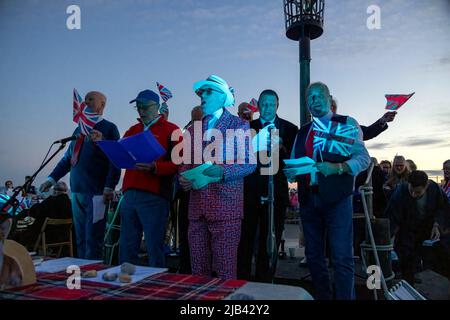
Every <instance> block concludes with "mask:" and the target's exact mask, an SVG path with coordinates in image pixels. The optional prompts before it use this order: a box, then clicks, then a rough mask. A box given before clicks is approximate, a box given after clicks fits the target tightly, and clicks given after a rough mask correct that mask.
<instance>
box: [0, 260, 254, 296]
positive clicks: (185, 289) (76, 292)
mask: <svg viewBox="0 0 450 320" xmlns="http://www.w3.org/2000/svg"><path fill="white" fill-rule="evenodd" d="M105 268H107V266H106V265H103V264H92V265H88V266H83V267H81V270H93V269H95V270H102V269H105ZM68 277H69V274H67V273H65V272H57V273H38V274H37V283H36V284H33V285H29V286H26V287H21V288H14V289H9V290H6V291H0V299H12V300H161V299H164V300H220V299H223V298H225V297H227V296H228V295H230V294H231V293H233V292H234V291H235V290H237V289H238V288H240V287H241V286H243V285H244V284H245V283H246V281H243V280H221V279H218V278H211V277H203V276H193V275H184V274H173V273H165V272H164V273H159V274H156V275H153V276H151V277H149V278H145V279H143V280H141V281H139V282H136V283H134V284H129V285H125V286H117V285H109V284H103V283H96V282H91V281H83V280H81V288H80V289H73V290H70V289H68V288H67V285H66V281H67V279H68Z"/></svg>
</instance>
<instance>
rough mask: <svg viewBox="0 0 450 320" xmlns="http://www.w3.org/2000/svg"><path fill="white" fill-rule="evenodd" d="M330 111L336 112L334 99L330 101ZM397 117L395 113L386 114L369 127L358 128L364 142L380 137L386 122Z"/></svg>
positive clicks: (386, 125) (386, 126)
mask: <svg viewBox="0 0 450 320" xmlns="http://www.w3.org/2000/svg"><path fill="white" fill-rule="evenodd" d="M331 111H332V112H333V113H336V112H337V101H336V99H335V98H332V100H331ZM396 115H397V112H396V111H388V112H386V113H385V114H384V115H383V116H382V117H381V118H380V119H378V120H377V121H375V122H374V123H372V124H371V125H370V126H367V127H366V126H360V127H361V130H362V132H363V137H364V141H367V140H371V139H373V138H375V137H377V136H379V135H380V133H382V132H383V131H385V130H386V129H387V128H388V124H387V123H388V122H392V121H394V119H395V116H396Z"/></svg>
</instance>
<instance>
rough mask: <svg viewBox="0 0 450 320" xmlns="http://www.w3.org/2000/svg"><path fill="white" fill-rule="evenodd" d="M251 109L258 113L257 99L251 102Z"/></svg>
mask: <svg viewBox="0 0 450 320" xmlns="http://www.w3.org/2000/svg"><path fill="white" fill-rule="evenodd" d="M249 109H250V110H252V111H253V112H258V111H259V109H258V100H256V99H255V98H253V99H252V100H250V102H249Z"/></svg>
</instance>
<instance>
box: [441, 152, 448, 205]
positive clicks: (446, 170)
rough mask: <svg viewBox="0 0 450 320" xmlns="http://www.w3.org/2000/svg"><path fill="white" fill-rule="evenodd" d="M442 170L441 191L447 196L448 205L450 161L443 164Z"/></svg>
mask: <svg viewBox="0 0 450 320" xmlns="http://www.w3.org/2000/svg"><path fill="white" fill-rule="evenodd" d="M442 170H443V171H444V181H443V183H442V189H443V190H444V193H445V194H446V195H447V198H448V202H449V203H450V159H449V160H446V161H445V162H444V163H443V167H442Z"/></svg>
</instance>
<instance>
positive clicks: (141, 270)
mask: <svg viewBox="0 0 450 320" xmlns="http://www.w3.org/2000/svg"><path fill="white" fill-rule="evenodd" d="M166 271H167V268H152V267H143V266H136V272H135V273H134V274H133V275H131V282H129V283H122V282H120V281H119V278H117V279H116V280H115V281H105V280H103V278H102V277H103V274H104V273H106V272H109V273H117V274H119V273H120V266H115V267H112V268H109V269H104V270H100V271H97V276H96V277H95V278H82V280H84V281H93V282H100V283H107V284H110V285H111V284H113V285H117V286H126V285H129V284H132V283H136V282H138V281H141V280H142V279H145V278H148V277H150V276H153V275H155V274H158V273H161V272H166Z"/></svg>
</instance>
